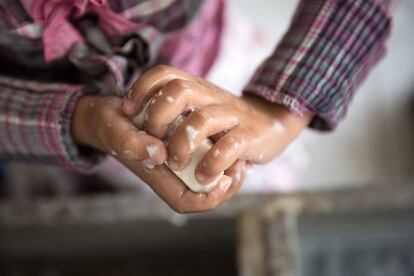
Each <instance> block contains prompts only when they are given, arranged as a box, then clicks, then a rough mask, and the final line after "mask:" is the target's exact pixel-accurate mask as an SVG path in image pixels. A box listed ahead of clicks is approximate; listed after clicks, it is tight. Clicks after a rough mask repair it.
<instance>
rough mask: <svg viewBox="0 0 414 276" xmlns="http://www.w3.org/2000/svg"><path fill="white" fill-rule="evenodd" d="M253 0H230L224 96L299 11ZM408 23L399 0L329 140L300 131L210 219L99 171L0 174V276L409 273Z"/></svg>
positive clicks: (38, 169) (413, 99)
mask: <svg viewBox="0 0 414 276" xmlns="http://www.w3.org/2000/svg"><path fill="white" fill-rule="evenodd" d="M259 2H260V4H259ZM259 2H255V3H253V2H252V1H248V0H238V1H231V2H230V6H229V11H228V15H227V17H228V23H227V27H226V31H225V39H224V43H223V49H222V52H221V57H220V59H219V60H218V62H217V63H216V64H215V65H214V67H213V69H212V71H211V72H210V74H209V76H208V78H209V79H210V80H211V81H213V82H215V83H217V84H219V85H221V86H223V87H225V88H227V89H228V90H230V91H233V92H234V93H236V94H237V93H240V91H241V89H242V88H243V86H244V84H245V83H247V81H248V79H249V78H250V76H251V74H252V73H253V71H254V69H255V68H256V67H257V66H258V64H259V63H260V61H261V60H263V58H265V57H266V56H267V55H268V54H269V53H270V52H271V51H272V50H273V48H274V47H275V45H276V44H277V42H278V41H279V40H280V38H281V37H282V35H283V33H284V32H285V31H286V29H287V27H288V25H289V22H290V19H291V16H292V15H293V12H294V10H295V7H296V5H297V3H298V1H296V0H295V1H293V0H292V1H274V0H273V1H272V0H261V1H259ZM413 14H414V1H412V0H407V1H401V3H400V6H399V7H398V8H397V13H396V16H395V20H394V30H393V34H392V36H391V38H390V40H389V43H388V45H389V47H388V54H387V56H386V58H385V59H384V60H382V61H381V62H380V64H379V65H378V66H377V67H376V68H375V69H374V71H373V72H372V73H371V74H370V76H369V78H368V79H367V81H366V82H364V84H363V86H362V87H361V88H360V89H359V90H358V93H357V94H356V96H355V98H354V100H353V103H352V104H351V106H350V108H349V111H348V115H347V117H346V119H345V120H344V121H343V122H342V123H341V124H340V125H339V127H338V128H337V129H336V130H335V131H334V132H330V133H323V134H322V133H318V132H315V131H312V130H306V131H305V132H304V133H303V135H301V137H300V138H299V139H298V140H297V141H295V142H294V144H292V145H291V146H290V147H289V148H288V149H287V150H286V152H285V153H284V154H283V155H282V156H280V157H279V158H278V159H276V160H275V161H273V162H272V163H271V164H269V165H267V166H263V167H260V168H259V167H258V168H254V169H253V170H252V172H251V173H250V174H249V177H248V179H247V180H246V183H245V185H244V187H243V189H242V191H241V192H240V194H239V195H238V196H237V197H236V198H233V199H232V200H231V201H230V202H229V203H226V204H225V205H224V206H222V207H220V208H218V209H217V210H215V211H213V212H209V213H207V214H197V215H178V214H175V213H173V212H172V211H171V210H170V209H169V208H168V207H166V206H165V205H164V204H163V203H162V202H160V200H158V198H156V197H155V196H154V195H153V194H152V192H151V191H149V190H148V189H147V188H145V185H144V184H140V185H139V184H137V179H136V178H135V177H134V176H133V175H127V176H126V177H124V178H122V179H120V178H119V177H118V176H114V175H116V174H115V172H116V171H118V170H122V168H121V167H116V166H115V167H113V166H112V165H113V164H112V163H111V164H109V163H107V164H103V165H102V168H101V170H100V171H99V173H97V174H95V175H89V176H81V175H76V174H71V173H68V172H66V171H65V170H63V169H59V168H54V167H46V166H32V165H30V166H28V165H23V164H14V165H11V166H9V167H7V169H5V170H4V174H3V176H2V183H1V186H0V275H42V276H43V275H47V276H49V275H177V274H180V275H303V276H308V275H310V276H313V275H315V276H325V275H326V276H345V275H353V276H355V275H361V276H371V275H373V276H374V275H375V276H379V275H381V276H382V275H384V276H385V275H387V276H400V275H401V276H413V275H414V186H413V182H414V78H413V76H414V62H413V60H414V59H413V58H414V54H413V50H412V49H413V45H414V32H413V31H412V26H414V17H413ZM252 37H254V38H255V39H254V40H252V39H251V38H252ZM235 45H237V47H235ZM269 171H272V174H271V175H272V176H273V177H272V178H271V179H270V178H269V177H268V175H270V173H269V174H268V172H269ZM275 172H276V174H275ZM274 175H277V179H274Z"/></svg>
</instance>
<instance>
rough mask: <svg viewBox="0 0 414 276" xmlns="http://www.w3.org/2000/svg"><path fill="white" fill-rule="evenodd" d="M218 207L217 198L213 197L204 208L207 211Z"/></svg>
mask: <svg viewBox="0 0 414 276" xmlns="http://www.w3.org/2000/svg"><path fill="white" fill-rule="evenodd" d="M219 205H220V201H219V199H218V198H217V197H213V198H211V200H209V201H208V204H207V206H206V207H207V208H208V210H213V209H216V208H217V207H218V206H219Z"/></svg>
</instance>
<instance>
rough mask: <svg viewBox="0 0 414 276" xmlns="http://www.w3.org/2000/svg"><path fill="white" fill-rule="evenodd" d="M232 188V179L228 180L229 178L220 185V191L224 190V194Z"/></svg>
mask: <svg viewBox="0 0 414 276" xmlns="http://www.w3.org/2000/svg"><path fill="white" fill-rule="evenodd" d="M230 186H231V179H228V178H226V180H223V181H222V182H221V183H220V189H221V190H223V191H224V192H227V190H228V189H229V188H230Z"/></svg>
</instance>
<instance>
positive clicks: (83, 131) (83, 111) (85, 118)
mask: <svg viewBox="0 0 414 276" xmlns="http://www.w3.org/2000/svg"><path fill="white" fill-rule="evenodd" d="M99 98H101V96H90V95H88V96H84V97H82V98H80V99H79V101H78V103H77V105H76V108H75V112H74V114H73V119H72V125H71V131H72V137H73V139H74V141H75V143H77V144H79V145H82V146H91V147H95V145H94V140H95V139H94V138H93V132H92V127H91V126H92V122H91V120H92V118H93V114H92V112H93V110H94V105H95V102H96V101H97V100H98V99H99Z"/></svg>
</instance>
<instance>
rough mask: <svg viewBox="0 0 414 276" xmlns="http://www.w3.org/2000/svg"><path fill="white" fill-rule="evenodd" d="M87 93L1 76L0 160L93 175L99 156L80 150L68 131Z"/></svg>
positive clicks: (83, 88) (75, 88) (62, 85)
mask: <svg viewBox="0 0 414 276" xmlns="http://www.w3.org/2000/svg"><path fill="white" fill-rule="evenodd" d="M88 92H89V91H88V90H87V89H86V88H85V87H82V86H75V85H66V84H50V83H39V82H32V81H26V80H21V79H13V78H9V77H3V76H0V160H1V161H2V162H10V161H27V162H37V163H39V162H40V163H46V164H60V165H63V166H65V167H66V168H68V169H70V170H74V171H78V172H84V173H85V172H90V171H92V169H93V167H94V165H96V164H97V163H98V161H99V160H100V155H99V154H97V153H96V152H95V151H93V150H91V149H81V148H79V147H78V146H77V145H76V144H75V142H74V141H73V139H72V136H71V131H70V127H71V119H72V115H73V112H74V110H75V106H76V103H77V101H78V100H79V98H80V97H81V96H82V95H84V94H85V93H88Z"/></svg>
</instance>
